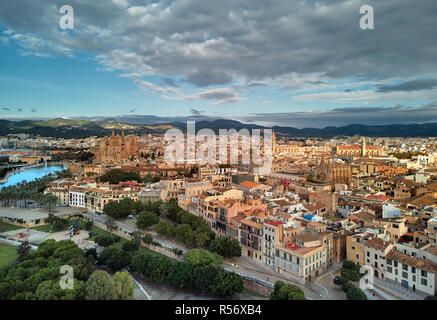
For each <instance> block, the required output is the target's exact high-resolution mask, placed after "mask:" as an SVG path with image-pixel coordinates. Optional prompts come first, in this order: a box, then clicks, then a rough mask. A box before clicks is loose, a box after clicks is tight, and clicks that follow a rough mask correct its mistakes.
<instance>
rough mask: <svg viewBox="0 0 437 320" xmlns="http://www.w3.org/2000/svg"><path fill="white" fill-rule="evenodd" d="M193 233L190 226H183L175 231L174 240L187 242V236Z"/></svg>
mask: <svg viewBox="0 0 437 320" xmlns="http://www.w3.org/2000/svg"><path fill="white" fill-rule="evenodd" d="M190 231H191V232H192V230H191V227H190V226H189V225H188V224H181V225H179V226H177V227H176V228H175V229H174V233H173V234H174V238H175V240H176V241H179V242H185V235H186V234H187V235H188V236H190V235H189V232H190Z"/></svg>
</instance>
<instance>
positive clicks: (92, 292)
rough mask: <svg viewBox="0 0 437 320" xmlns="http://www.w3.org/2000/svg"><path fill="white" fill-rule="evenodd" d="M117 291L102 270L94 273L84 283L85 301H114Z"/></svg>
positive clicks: (108, 276)
mask: <svg viewBox="0 0 437 320" xmlns="http://www.w3.org/2000/svg"><path fill="white" fill-rule="evenodd" d="M116 297H117V290H116V286H115V284H114V281H113V280H112V278H111V276H110V275H109V274H108V273H107V272H106V271H102V270H97V271H94V272H93V274H92V275H91V279H90V280H88V281H87V283H86V295H85V299H86V300H114V299H116Z"/></svg>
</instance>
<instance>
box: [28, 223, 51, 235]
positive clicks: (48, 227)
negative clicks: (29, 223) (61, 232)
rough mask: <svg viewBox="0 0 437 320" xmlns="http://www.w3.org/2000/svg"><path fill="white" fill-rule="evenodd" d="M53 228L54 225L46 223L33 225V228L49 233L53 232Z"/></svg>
mask: <svg viewBox="0 0 437 320" xmlns="http://www.w3.org/2000/svg"><path fill="white" fill-rule="evenodd" d="M51 228H52V226H51V225H50V224H46V225H43V226H36V227H32V228H31V229H33V230H38V231H41V232H49V233H51Z"/></svg>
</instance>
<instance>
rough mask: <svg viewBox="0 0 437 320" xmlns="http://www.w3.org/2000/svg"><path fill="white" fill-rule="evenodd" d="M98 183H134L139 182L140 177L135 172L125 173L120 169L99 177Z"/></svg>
mask: <svg viewBox="0 0 437 320" xmlns="http://www.w3.org/2000/svg"><path fill="white" fill-rule="evenodd" d="M100 181H102V182H109V183H110V184H119V183H120V182H126V181H136V182H141V177H140V175H139V174H138V173H136V172H127V171H123V170H120V169H114V170H111V171H109V172H107V173H105V174H104V175H102V176H101V177H100Z"/></svg>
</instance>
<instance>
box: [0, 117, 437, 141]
mask: <svg viewBox="0 0 437 320" xmlns="http://www.w3.org/2000/svg"><path fill="white" fill-rule="evenodd" d="M131 118H132V117H131ZM126 120H127V121H129V122H121V121H117V119H116V118H110V119H101V120H98V121H93V120H72V119H61V118H58V119H52V120H38V121H32V120H25V121H8V120H0V136H5V135H8V134H13V133H16V134H17V133H27V134H38V135H40V136H45V137H58V138H86V137H89V136H98V137H101V136H105V135H109V134H110V133H111V131H112V130H122V129H124V130H125V132H126V134H148V133H164V132H166V131H167V130H168V129H171V128H179V129H181V130H182V131H184V132H185V131H186V128H187V124H186V122H182V121H178V122H171V123H159V124H141V123H130V119H129V120H128V119H125V121H126ZM195 127H196V132H197V131H198V130H201V129H212V130H213V131H214V132H215V133H217V134H218V132H219V129H236V130H241V129H244V128H246V129H248V130H253V129H263V128H267V127H263V126H260V125H257V124H246V123H241V122H239V121H235V120H229V119H214V120H200V121H196V123H195ZM271 129H273V130H274V131H275V132H276V133H282V134H285V135H289V136H294V137H325V138H328V137H334V136H353V135H361V136H368V137H437V123H423V124H391V125H378V126H368V125H363V124H350V125H347V126H342V127H326V128H323V129H318V128H303V129H296V128H293V127H280V126H274V127H272V128H271Z"/></svg>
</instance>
